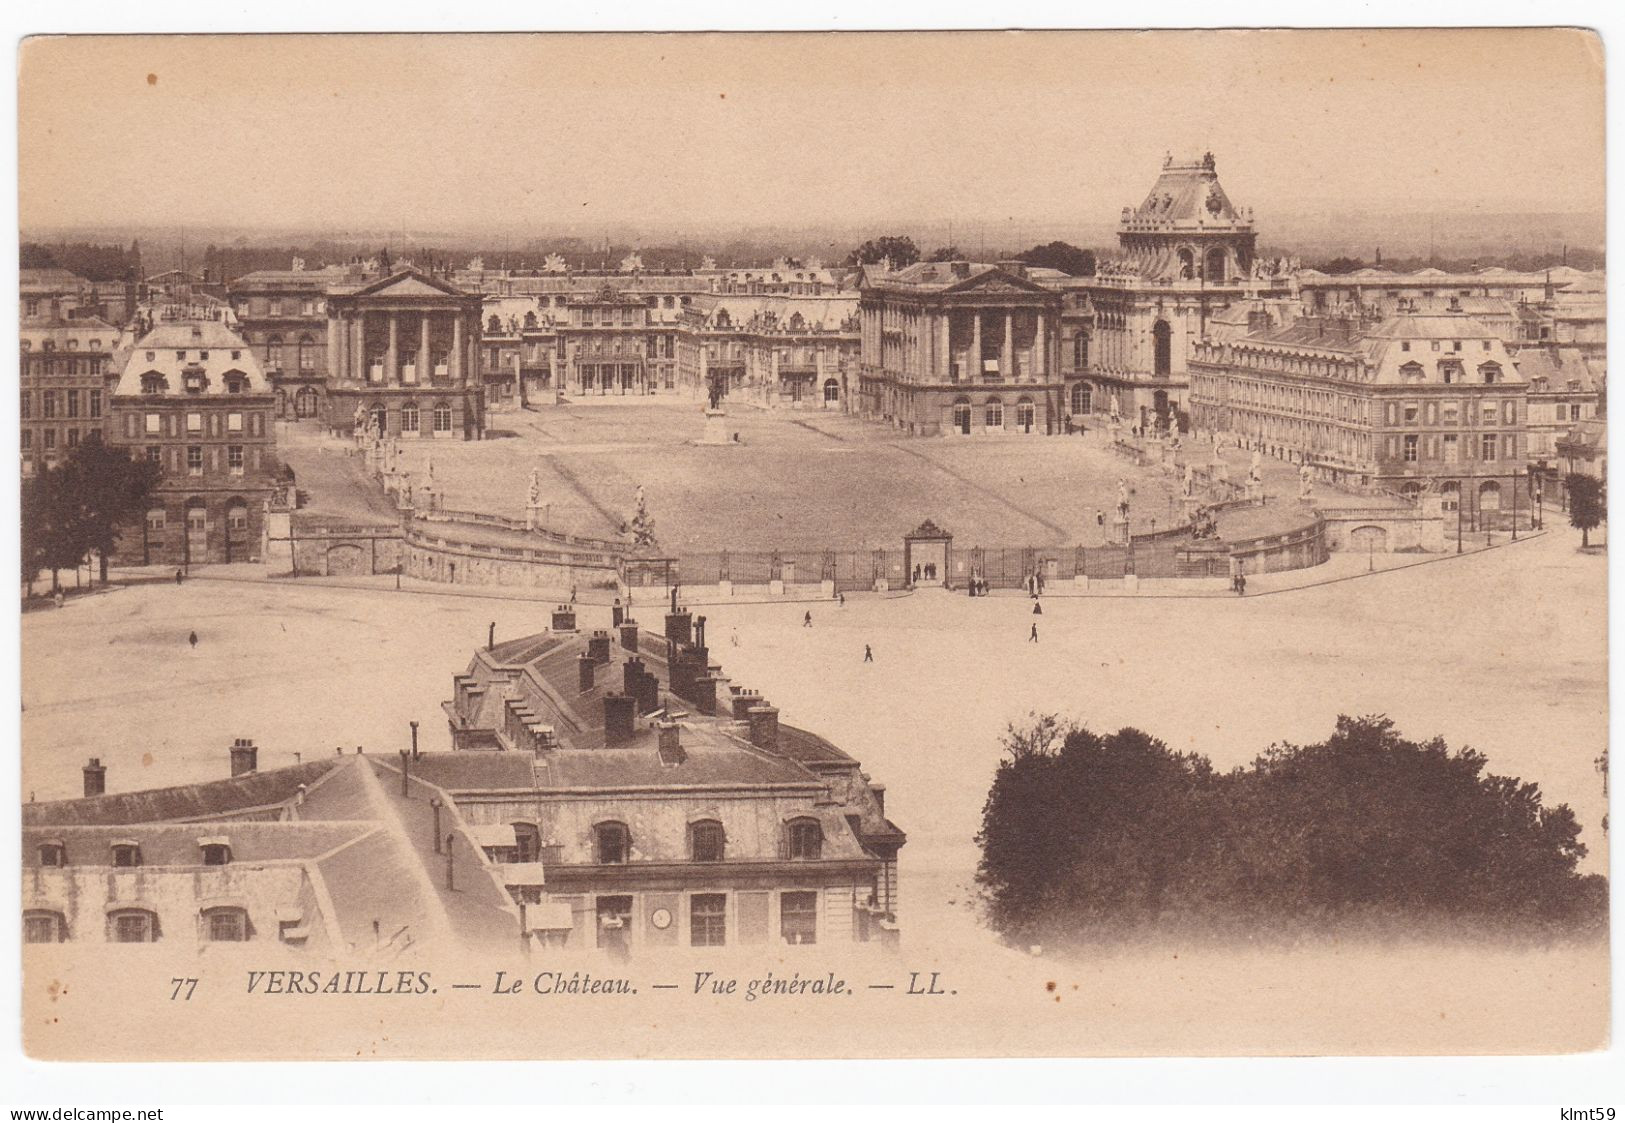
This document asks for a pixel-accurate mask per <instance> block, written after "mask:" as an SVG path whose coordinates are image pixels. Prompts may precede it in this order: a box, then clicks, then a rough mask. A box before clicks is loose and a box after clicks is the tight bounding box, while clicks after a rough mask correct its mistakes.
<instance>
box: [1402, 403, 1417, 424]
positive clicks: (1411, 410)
mask: <svg viewBox="0 0 1625 1123" xmlns="http://www.w3.org/2000/svg"><path fill="white" fill-rule="evenodd" d="M1416 414H1417V405H1416V403H1415V402H1406V403H1405V424H1407V425H1415V424H1416Z"/></svg>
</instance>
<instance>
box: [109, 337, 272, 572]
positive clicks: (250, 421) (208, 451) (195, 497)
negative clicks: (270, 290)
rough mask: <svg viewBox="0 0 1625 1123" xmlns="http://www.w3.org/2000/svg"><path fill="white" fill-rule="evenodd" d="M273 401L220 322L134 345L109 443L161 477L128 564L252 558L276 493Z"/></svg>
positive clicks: (124, 547) (249, 356)
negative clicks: (267, 508)
mask: <svg viewBox="0 0 1625 1123" xmlns="http://www.w3.org/2000/svg"><path fill="white" fill-rule="evenodd" d="M273 402H274V399H273V397H272V394H271V387H270V384H269V383H268V382H267V381H266V378H265V375H264V373H263V372H262V371H261V370H260V367H259V363H258V362H257V361H256V360H255V358H254V355H253V353H252V352H251V351H250V350H249V348H248V344H247V343H246V342H244V341H243V339H242V337H241V336H239V335H237V334H236V333H235V332H233V331H232V330H231V329H230V328H228V327H226V326H225V325H224V324H222V323H219V322H218V321H213V320H205V321H174V322H169V323H164V324H160V325H159V326H158V327H156V328H154V329H153V330H151V331H149V332H147V333H146V334H145V335H143V336H142V337H141V338H140V339H139V340H137V341H136V343H135V345H134V347H133V348H132V349H131V350H130V352H129V355H128V358H127V359H126V360H125V363H124V368H123V370H122V372H121V373H120V375H119V380H118V384H117V386H116V387H115V389H114V391H113V396H112V401H111V403H110V410H109V414H110V416H109V426H108V430H107V441H108V443H109V444H113V445H121V446H124V447H126V448H128V449H129V450H130V453H131V455H132V456H142V457H145V458H146V459H148V460H150V461H154V462H156V463H157V464H159V465H160V466H161V468H162V473H163V474H162V476H161V477H160V479H159V483H158V489H157V494H156V496H155V499H154V503H153V506H152V508H151V510H149V511H148V512H147V517H146V519H145V520H144V521H143V523H142V525H141V526H140V527H137V528H131V529H129V530H127V531H125V532H124V533H123V534H122V535H121V536H120V539H119V544H118V549H117V557H118V560H120V561H121V562H124V563H127V564H141V565H147V564H163V565H192V564H199V563H203V562H233V561H239V562H240V561H250V560H254V559H256V558H258V556H259V551H260V539H261V535H262V533H263V530H264V514H265V501H266V500H267V499H269V498H270V497H271V496H272V494H273V493H275V492H277V491H278V490H280V489H281V488H282V486H283V478H284V473H283V468H282V464H281V462H280V461H279V460H278V458H277V452H276V430H275V426H274V425H273V424H272V413H273V409H274V405H273Z"/></svg>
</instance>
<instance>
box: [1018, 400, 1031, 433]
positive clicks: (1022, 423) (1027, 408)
mask: <svg viewBox="0 0 1625 1123" xmlns="http://www.w3.org/2000/svg"><path fill="white" fill-rule="evenodd" d="M1035 416H1036V414H1035V412H1034V410H1033V404H1032V403H1031V402H1017V403H1016V428H1017V429H1020V430H1021V431H1022V432H1023V433H1031V432H1032V431H1033V423H1034V418H1035Z"/></svg>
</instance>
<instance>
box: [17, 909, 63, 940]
mask: <svg viewBox="0 0 1625 1123" xmlns="http://www.w3.org/2000/svg"><path fill="white" fill-rule="evenodd" d="M67 938H68V921H67V918H66V917H64V916H63V915H62V914H61V913H59V912H53V911H52V910H50V909H27V910H25V911H24V912H23V943H25V944H60V943H62V942H63V941H64V940H66V939H67Z"/></svg>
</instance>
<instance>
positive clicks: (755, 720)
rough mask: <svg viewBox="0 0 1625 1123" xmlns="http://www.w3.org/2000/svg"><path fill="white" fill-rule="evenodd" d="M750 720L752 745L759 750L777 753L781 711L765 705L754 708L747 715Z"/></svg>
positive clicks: (775, 707)
mask: <svg viewBox="0 0 1625 1123" xmlns="http://www.w3.org/2000/svg"><path fill="white" fill-rule="evenodd" d="M747 717H748V718H749V720H750V743H751V744H753V745H755V746H756V747H757V748H758V749H771V750H774V751H777V749H778V747H779V710H778V707H777V706H769V705H767V704H766V703H763V704H762V705H759V706H752V707H751V708H750V710H749V712H748V714H747Z"/></svg>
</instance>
